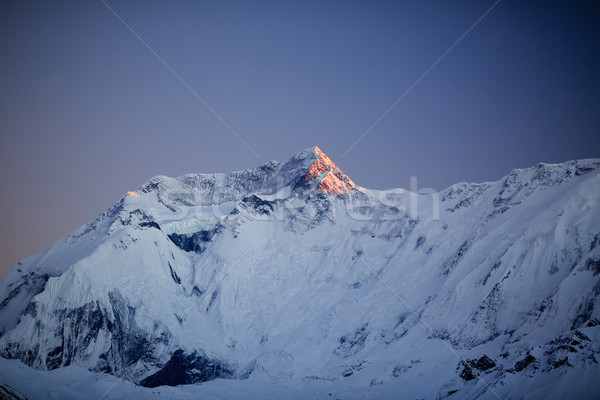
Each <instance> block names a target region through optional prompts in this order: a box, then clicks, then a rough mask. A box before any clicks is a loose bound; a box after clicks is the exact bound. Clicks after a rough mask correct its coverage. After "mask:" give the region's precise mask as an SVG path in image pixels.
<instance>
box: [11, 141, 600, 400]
mask: <svg viewBox="0 0 600 400" xmlns="http://www.w3.org/2000/svg"><path fill="white" fill-rule="evenodd" d="M599 172H600V161H599V160H579V161H571V162H567V163H564V164H556V165H549V164H539V165H537V166H536V167H533V168H529V169H524V170H515V171H513V172H512V173H511V174H509V175H508V176H507V177H505V178H504V179H502V180H500V181H498V182H494V183H484V184H466V183H461V184H457V185H454V186H452V187H450V188H448V189H446V190H445V191H443V192H441V193H439V194H434V195H418V194H416V193H410V192H408V191H404V190H401V189H396V190H388V191H374V190H368V189H364V188H361V187H359V186H357V185H356V184H354V182H352V181H351V180H350V178H348V177H347V176H346V175H344V174H343V172H342V171H341V170H340V169H339V167H337V165H335V164H334V163H333V161H331V160H330V159H329V158H328V157H327V156H326V155H325V154H324V153H323V152H321V151H320V150H319V149H318V148H313V149H307V150H304V151H302V152H300V153H298V154H297V155H295V156H294V157H292V158H291V159H290V160H289V161H288V162H286V163H284V164H281V163H277V162H269V163H267V164H265V165H263V166H261V167H259V168H257V169H254V170H246V171H242V172H236V173H230V174H211V175H206V174H194V175H185V176H183V177H180V178H177V179H173V178H167V177H156V178H153V179H151V180H150V181H149V182H148V183H146V184H145V185H143V186H142V187H141V188H139V190H137V191H136V193H137V194H138V195H139V197H136V196H132V195H127V196H125V197H124V198H122V199H121V200H120V201H118V202H117V203H115V204H114V205H113V206H112V207H111V208H110V209H109V210H107V211H106V212H104V213H102V214H101V215H100V216H99V217H98V218H96V219H95V220H94V221H92V222H90V223H89V224H87V225H84V226H83V227H81V228H79V229H78V230H76V231H75V232H73V233H72V234H71V235H69V236H68V237H66V238H65V239H64V240H61V241H59V242H57V243H55V244H54V245H52V246H51V247H50V248H49V249H48V250H47V251H46V252H44V253H42V254H40V255H37V256H33V257H30V258H28V259H26V260H23V261H22V262H20V263H18V264H17V265H16V266H15V268H13V269H12V270H11V272H10V273H9V274H8V275H7V276H6V277H5V278H4V279H3V280H2V282H1V284H0V301H1V302H0V332H2V336H1V337H0V351H1V354H2V356H3V357H6V358H14V359H19V360H21V361H22V362H24V363H26V364H28V365H30V366H32V367H33V368H36V369H40V370H54V369H58V370H57V371H56V372H57V376H58V375H59V372H58V371H61V370H62V369H63V368H64V367H67V366H71V367H69V368H71V369H73V368H76V367H74V366H75V365H76V366H79V367H81V368H83V369H89V370H90V371H95V372H104V373H109V374H112V375H115V376H117V377H120V378H123V379H125V380H128V381H131V382H133V383H135V384H141V385H143V386H148V387H154V386H159V385H165V384H167V385H177V384H183V383H196V382H205V381H210V380H214V379H217V380H214V381H212V382H209V383H205V384H202V385H201V386H191V387H188V386H186V387H185V389H181V390H182V391H181V393H184V392H186V391H187V390H192V391H194V390H209V389H206V388H219V390H221V389H223V390H237V389H236V388H241V387H246V388H249V389H248V390H254V389H250V388H256V390H259V391H260V390H263V391H264V392H263V393H265V396H266V397H269V396H268V394H269V393H271V394H275V393H279V392H277V391H278V390H281V391H282V392H281V397H282V398H283V397H288V393H287V392H285V390H286V389H285V388H286V387H288V388H292V389H293V390H294V391H298V393H314V394H315V395H317V396H321V395H323V398H325V397H324V396H325V395H327V396H328V393H330V392H331V391H332V390H334V389H336V390H338V391H342V392H343V394H344V395H343V396H342V397H343V398H348V397H356V398H360V397H362V396H365V397H367V398H368V397H389V398H394V397H395V396H398V394H399V393H403V394H405V395H411V396H413V395H414V396H420V397H425V398H436V397H447V396H450V395H452V396H455V397H456V398H458V397H460V398H471V397H472V398H474V397H477V396H483V398H495V397H496V395H497V394H499V395H500V396H501V397H502V398H521V397H523V396H524V395H525V394H528V395H530V396H532V397H531V398H541V397H536V396H542V395H548V394H558V393H560V390H562V389H561V388H565V387H570V386H573V385H574V384H576V383H579V386H580V387H581V388H583V389H582V390H595V391H596V392H595V393H598V388H597V386H593V382H594V379H593V378H594V377H595V376H596V375H597V373H598V360H599V357H600V355H599V352H600V346H599V343H598V327H597V326H596V325H598V324H599V322H600V307H599V304H598V303H599V301H598V298H599V297H598V294H599V293H600V246H598V244H599V242H600V202H599V197H600V190H599V185H600V176H599ZM3 362H5V363H9V362H8V361H3ZM7 365H9V366H13V369H14V366H15V365H17V364H14V362H13V363H12V364H7ZM23 368H24V367H22V368H21V370H22V371H26V372H23V374H25V375H28V374H42V372H35V371H30V370H26V369H23ZM77 371H80V372H78V373H82V374H84V375H85V376H86V377H88V378H89V379H92V378H91V377H100V376H101V375H94V374H92V373H91V372H85V371H83V372H81V371H82V370H81V369H77ZM15 373H16V372H15ZM15 376H16V375H15ZM88 378H86V379H88ZM15 379H16V380H17V381H18V379H19V378H15ZM82 379H83V378H82ZM94 379H96V378H94ZM98 379H100V380H112V379H114V378H109V377H106V378H98ZM425 382H426V384H425ZM7 384H10V383H7ZM513 385H516V386H513ZM67 386H68V385H67ZM100 386H102V385H100ZM117 386H118V387H119V388H123V390H125V391H126V390H129V389H127V388H133V389H131V390H138V391H140V393H142V392H143V393H146V394H145V395H147V396H152V391H151V390H150V389H141V388H138V387H135V386H130V385H129V384H127V383H125V382H122V383H119V384H118V385H117ZM13 387H14V386H13ZM190 388H194V389H190ZM225 388H229V389H225ZM292 389H290V390H292ZM19 390H20V389H19ZM161 390H162V388H161ZM178 390H179V389H168V391H169V393H171V391H173V392H172V393H180V392H178ZM572 390H573V389H572ZM113 393H117V392H113ZM207 393H208V392H207ZM340 393H341V392H340ZM74 396H75V395H74ZM174 396H175V395H174ZM182 396H183V394H182ZM277 396H279V395H277ZM277 396H275V397H277ZM175 397H176V396H175ZM559 397H560V396H557V398H559ZM583 397H585V396H583ZM480 398H481V397H480Z"/></svg>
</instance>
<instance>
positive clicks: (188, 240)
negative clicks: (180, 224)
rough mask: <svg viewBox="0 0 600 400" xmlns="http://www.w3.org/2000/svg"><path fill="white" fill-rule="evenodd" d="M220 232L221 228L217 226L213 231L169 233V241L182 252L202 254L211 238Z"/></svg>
mask: <svg viewBox="0 0 600 400" xmlns="http://www.w3.org/2000/svg"><path fill="white" fill-rule="evenodd" d="M220 231H221V226H220V225H217V226H215V227H214V228H213V229H208V230H202V231H199V232H195V233H192V234H191V235H190V234H177V233H171V234H170V235H168V237H169V239H171V241H172V242H173V243H174V244H175V246H177V247H179V248H180V249H181V250H183V251H187V252H195V253H198V254H200V253H202V252H203V251H204V250H206V247H207V245H208V243H209V242H210V241H211V240H212V238H213V236H214V235H215V234H217V233H219V232H220Z"/></svg>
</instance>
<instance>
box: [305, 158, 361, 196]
mask: <svg viewBox="0 0 600 400" xmlns="http://www.w3.org/2000/svg"><path fill="white" fill-rule="evenodd" d="M315 153H317V155H318V156H319V158H318V159H317V160H316V161H315V162H313V163H312V165H311V166H310V168H309V169H308V173H307V174H306V180H309V179H311V178H313V177H316V178H317V179H319V178H320V179H321V182H319V188H320V189H321V190H322V191H323V192H325V193H329V194H346V193H348V192H350V189H352V188H354V189H358V190H362V189H363V188H361V187H360V186H357V185H356V184H355V183H354V182H352V179H350V178H348V176H347V175H345V174H344V173H343V172H342V170H341V169H340V168H339V167H338V166H337V165H335V163H334V162H333V161H331V159H330V158H329V157H327V155H326V154H325V153H323V151H321V149H319V148H318V147H317V146H315Z"/></svg>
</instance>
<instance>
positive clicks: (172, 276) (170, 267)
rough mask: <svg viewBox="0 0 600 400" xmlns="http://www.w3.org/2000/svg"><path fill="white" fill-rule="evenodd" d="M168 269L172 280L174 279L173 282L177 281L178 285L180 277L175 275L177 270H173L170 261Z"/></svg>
mask: <svg viewBox="0 0 600 400" xmlns="http://www.w3.org/2000/svg"><path fill="white" fill-rule="evenodd" d="M169 271H171V278H173V281H175V283H177V284H178V285H181V279H180V278H179V276H178V275H177V272H175V270H174V269H173V267H172V266H171V263H170V262H169Z"/></svg>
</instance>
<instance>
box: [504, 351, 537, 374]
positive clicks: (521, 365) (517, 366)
mask: <svg viewBox="0 0 600 400" xmlns="http://www.w3.org/2000/svg"><path fill="white" fill-rule="evenodd" d="M535 360H536V358H535V357H534V356H532V355H531V354H527V356H525V358H523V359H522V360H520V361H517V362H516V363H515V366H514V367H512V368H511V369H509V370H508V372H521V371H523V370H524V369H525V368H527V366H528V365H529V364H531V363H532V362H534V361H535Z"/></svg>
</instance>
